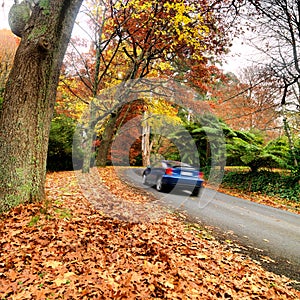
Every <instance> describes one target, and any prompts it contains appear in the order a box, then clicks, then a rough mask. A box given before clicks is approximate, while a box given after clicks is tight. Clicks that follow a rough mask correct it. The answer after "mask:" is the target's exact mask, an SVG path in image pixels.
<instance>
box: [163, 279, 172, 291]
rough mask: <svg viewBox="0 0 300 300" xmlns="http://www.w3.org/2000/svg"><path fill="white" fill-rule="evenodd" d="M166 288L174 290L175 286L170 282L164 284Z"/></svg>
mask: <svg viewBox="0 0 300 300" xmlns="http://www.w3.org/2000/svg"><path fill="white" fill-rule="evenodd" d="M164 286H165V287H168V288H171V289H174V284H173V283H171V282H169V281H166V282H165V283H164Z"/></svg>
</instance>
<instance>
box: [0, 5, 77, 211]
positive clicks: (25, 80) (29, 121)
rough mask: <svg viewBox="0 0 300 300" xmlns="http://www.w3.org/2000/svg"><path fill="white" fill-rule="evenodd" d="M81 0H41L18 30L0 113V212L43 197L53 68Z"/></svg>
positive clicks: (54, 79) (58, 62)
mask: <svg viewBox="0 0 300 300" xmlns="http://www.w3.org/2000/svg"><path fill="white" fill-rule="evenodd" d="M81 3H82V0H63V1H62V0H49V1H48V2H45V1H44V2H43V7H40V6H39V5H37V6H35V7H34V9H33V12H32V15H31V18H30V19H29V21H28V23H27V25H26V28H25V30H24V33H23V36H22V40H21V43H20V46H19V48H18V50H17V52H16V55H15V60H14V65H13V68H12V70H11V73H10V75H9V78H8V81H7V84H6V88H5V93H4V102H3V108H2V113H1V116H0V182H1V187H0V212H2V211H5V210H8V209H9V208H10V207H13V206H15V205H17V204H19V203H23V202H28V201H29V202H33V201H40V200H42V199H43V197H44V183H45V177H46V156H47V148H48V138H49V129H50V122H51V118H52V114H53V109H54V104H55V98H56V89H57V84H58V79H59V72H60V68H61V64H62V61H63V57H64V54H65V51H66V48H67V45H68V42H69V40H70V37H71V32H72V28H73V25H74V22H75V18H76V16H77V14H78V10H79V8H80V6H81ZM46 4H47V5H46Z"/></svg>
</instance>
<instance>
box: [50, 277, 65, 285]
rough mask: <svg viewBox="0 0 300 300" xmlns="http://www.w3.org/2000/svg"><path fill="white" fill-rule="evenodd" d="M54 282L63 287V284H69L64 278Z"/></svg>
mask: <svg viewBox="0 0 300 300" xmlns="http://www.w3.org/2000/svg"><path fill="white" fill-rule="evenodd" d="M53 282H54V283H55V284H56V285H57V286H61V285H62V284H66V283H67V282H68V279H64V278H56V279H55V280H53Z"/></svg>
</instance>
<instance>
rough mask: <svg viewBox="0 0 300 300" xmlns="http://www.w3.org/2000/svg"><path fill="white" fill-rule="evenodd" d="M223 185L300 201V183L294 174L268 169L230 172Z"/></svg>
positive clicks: (224, 178)
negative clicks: (254, 171)
mask: <svg viewBox="0 0 300 300" xmlns="http://www.w3.org/2000/svg"><path fill="white" fill-rule="evenodd" d="M223 185H224V186H227V187H231V188H237V189H239V190H241V191H247V192H260V193H262V194H265V195H268V196H278V197H281V198H284V199H286V200H292V201H295V202H299V201H300V184H299V181H298V180H297V178H296V177H295V176H293V174H290V175H286V174H282V173H279V172H272V171H266V170H262V171H258V172H256V173H253V172H246V173H245V172H228V173H227V174H225V176H224V177H223Z"/></svg>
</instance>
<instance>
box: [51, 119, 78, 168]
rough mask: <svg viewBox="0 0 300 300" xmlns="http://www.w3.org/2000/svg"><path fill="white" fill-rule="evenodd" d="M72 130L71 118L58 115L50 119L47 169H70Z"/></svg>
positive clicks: (73, 124)
mask: <svg viewBox="0 0 300 300" xmlns="http://www.w3.org/2000/svg"><path fill="white" fill-rule="evenodd" d="M74 131H75V122H74V120H73V119H71V118H68V117H66V116H64V115H59V116H56V117H54V119H53V120H52V122H51V130H50V137H49V148H48V157H47V170H48V171H62V170H72V168H73V164H72V144H73V135H74Z"/></svg>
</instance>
